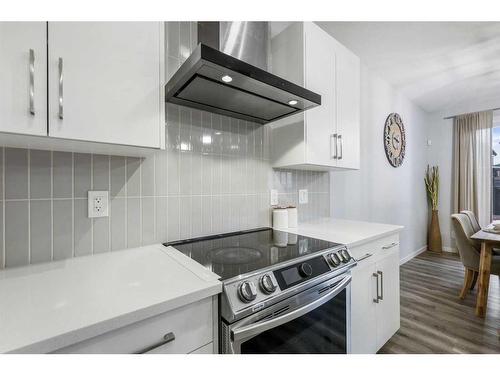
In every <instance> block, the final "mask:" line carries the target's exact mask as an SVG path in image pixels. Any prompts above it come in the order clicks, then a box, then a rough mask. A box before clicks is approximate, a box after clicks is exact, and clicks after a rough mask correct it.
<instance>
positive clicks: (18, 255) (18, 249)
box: [5, 158, 29, 267]
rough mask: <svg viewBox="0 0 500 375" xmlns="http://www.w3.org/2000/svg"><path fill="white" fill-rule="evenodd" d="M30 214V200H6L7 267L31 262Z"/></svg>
mask: <svg viewBox="0 0 500 375" xmlns="http://www.w3.org/2000/svg"><path fill="white" fill-rule="evenodd" d="M6 160H8V159H7V158H6ZM28 216H29V213H28V201H14V202H5V266H6V267H16V266H23V265H26V264H28V263H29V240H28V239H29V229H28V226H29V217H28Z"/></svg>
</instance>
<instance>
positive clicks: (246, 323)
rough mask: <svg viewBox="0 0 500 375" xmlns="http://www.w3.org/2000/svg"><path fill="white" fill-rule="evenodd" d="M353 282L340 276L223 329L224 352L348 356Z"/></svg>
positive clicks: (347, 276)
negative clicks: (351, 287) (224, 336)
mask: <svg viewBox="0 0 500 375" xmlns="http://www.w3.org/2000/svg"><path fill="white" fill-rule="evenodd" d="M350 282H351V276H350V275H341V276H339V277H336V278H333V279H330V280H327V281H325V282H322V283H321V284H318V285H316V286H314V287H312V288H310V289H308V290H306V291H304V292H302V293H299V294H297V295H295V296H293V297H290V298H288V299H286V300H284V301H282V302H279V303H277V304H276V305H273V306H271V307H269V308H267V309H265V310H262V311H259V312H258V313H255V314H253V315H251V316H249V317H247V318H245V319H243V320H241V321H238V322H236V323H233V324H231V325H229V326H226V327H223V331H224V330H225V331H226V333H227V336H226V338H225V339H226V340H224V341H226V344H227V346H226V349H225V350H224V351H225V352H229V353H241V354H267V353H270V354H280V353H283V354H291V353H311V354H320V353H331V354H335V353H344V354H345V353H349V352H350V319H349V316H350V285H349V284H350Z"/></svg>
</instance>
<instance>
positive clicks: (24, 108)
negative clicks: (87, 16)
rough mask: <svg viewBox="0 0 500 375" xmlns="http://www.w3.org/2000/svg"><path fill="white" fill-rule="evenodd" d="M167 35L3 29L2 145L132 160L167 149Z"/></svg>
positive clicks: (153, 28)
mask: <svg viewBox="0 0 500 375" xmlns="http://www.w3.org/2000/svg"><path fill="white" fill-rule="evenodd" d="M163 30H164V24H163V23H162V22H49V23H46V22H18V23H9V22H0V145H2V146H10V147H30V148H39V149H53V150H60V151H78V152H96V153H109V154H124V155H130V156H140V155H147V154H148V153H150V152H152V151H154V150H155V149H158V148H163V147H164V127H165V121H164V118H165V113H164V108H165V103H164V84H165V82H164V69H165V67H164V31H163ZM47 53H48V55H47ZM47 73H48V74H47ZM31 92H33V94H32V95H31ZM32 103H33V104H32ZM24 135H28V136H27V137H25V136H24ZM29 135H35V136H41V137H29ZM59 138H61V139H63V140H61V139H59Z"/></svg>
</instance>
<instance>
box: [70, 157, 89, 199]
mask: <svg viewBox="0 0 500 375" xmlns="http://www.w3.org/2000/svg"><path fill="white" fill-rule="evenodd" d="M91 158H92V155H90V154H74V155H73V159H74V161H73V163H74V169H75V170H74V175H75V181H74V196H75V198H87V196H88V191H89V190H91V189H92V185H91V182H92V177H91V173H92V170H91Z"/></svg>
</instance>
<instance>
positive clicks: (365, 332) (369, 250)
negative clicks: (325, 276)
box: [350, 235, 400, 354]
mask: <svg viewBox="0 0 500 375" xmlns="http://www.w3.org/2000/svg"><path fill="white" fill-rule="evenodd" d="M350 250H351V252H352V253H353V255H354V256H355V257H356V258H357V259H361V258H363V257H366V258H364V259H363V260H360V261H359V263H358V266H357V267H354V268H353V269H352V282H351V351H352V353H358V354H361V353H364V354H371V353H376V352H377V351H378V350H379V349H380V348H381V347H382V346H383V345H384V344H385V343H386V342H387V340H389V339H390V338H391V337H392V336H393V335H394V334H395V333H396V331H397V330H398V329H399V326H400V315H399V312H400V307H399V238H398V236H397V235H396V236H391V237H387V238H383V239H381V240H377V241H375V242H374V243H371V244H369V245H363V246H360V247H354V248H352V249H350Z"/></svg>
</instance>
